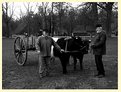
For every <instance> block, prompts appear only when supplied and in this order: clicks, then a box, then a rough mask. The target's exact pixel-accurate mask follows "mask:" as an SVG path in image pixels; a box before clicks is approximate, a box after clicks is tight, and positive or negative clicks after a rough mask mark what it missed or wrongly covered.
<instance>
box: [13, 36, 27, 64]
mask: <svg viewBox="0 0 121 92" xmlns="http://www.w3.org/2000/svg"><path fill="white" fill-rule="evenodd" d="M14 55H15V58H16V62H17V63H18V65H24V64H25V63H26V61H27V44H26V43H25V41H24V40H23V39H22V38H21V37H17V38H16V39H15V41H14Z"/></svg>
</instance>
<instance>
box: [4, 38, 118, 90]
mask: <svg viewBox="0 0 121 92" xmlns="http://www.w3.org/2000/svg"><path fill="white" fill-rule="evenodd" d="M13 43H14V39H3V42H2V46H3V47H2V88H3V89H117V88H118V79H117V76H118V74H117V72H118V61H117V58H118V55H117V52H118V47H117V38H110V39H108V40H107V55H105V56H104V57H103V62H104V67H105V71H106V77H105V78H101V79H99V78H95V77H94V76H93V75H94V74H95V73H96V67H95V62H94V56H93V55H92V54H87V55H85V56H84V62H83V66H84V70H83V71H80V70H79V64H78V65H77V71H73V65H70V66H68V72H69V73H68V74H67V75H63V74H62V67H61V64H60V61H59V59H58V58H56V61H55V62H53V63H51V73H50V76H49V77H45V78H43V79H39V76H38V56H37V54H36V53H35V52H29V56H28V57H29V58H28V61H27V63H26V65H25V66H19V65H17V63H16V61H15V58H14V54H13Z"/></svg>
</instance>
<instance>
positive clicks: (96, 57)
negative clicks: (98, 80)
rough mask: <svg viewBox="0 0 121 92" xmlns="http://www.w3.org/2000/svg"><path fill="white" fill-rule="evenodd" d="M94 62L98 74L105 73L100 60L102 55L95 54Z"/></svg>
mask: <svg viewBox="0 0 121 92" xmlns="http://www.w3.org/2000/svg"><path fill="white" fill-rule="evenodd" d="M95 63H96V67H97V71H98V74H99V75H100V74H102V75H105V70H104V66H103V62H102V55H95Z"/></svg>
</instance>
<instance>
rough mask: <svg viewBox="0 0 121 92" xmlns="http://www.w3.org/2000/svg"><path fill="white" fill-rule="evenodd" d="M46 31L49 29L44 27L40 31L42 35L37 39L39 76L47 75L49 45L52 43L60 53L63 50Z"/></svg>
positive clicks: (49, 55) (49, 54) (49, 56)
mask: <svg viewBox="0 0 121 92" xmlns="http://www.w3.org/2000/svg"><path fill="white" fill-rule="evenodd" d="M48 33H49V31H48V30H47V29H44V30H43V31H42V36H39V37H38V40H37V49H38V52H39V76H40V78H42V77H45V76H48V75H49V68H50V58H51V46H52V45H53V46H54V47H56V48H57V49H58V50H59V51H60V52H61V53H62V52H63V51H64V50H62V49H61V48H60V47H59V46H58V45H57V44H56V43H55V41H54V40H53V39H52V38H51V37H50V36H48Z"/></svg>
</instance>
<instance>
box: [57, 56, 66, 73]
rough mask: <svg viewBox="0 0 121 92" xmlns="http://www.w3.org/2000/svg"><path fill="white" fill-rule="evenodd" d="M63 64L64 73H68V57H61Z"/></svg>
mask: <svg viewBox="0 0 121 92" xmlns="http://www.w3.org/2000/svg"><path fill="white" fill-rule="evenodd" d="M59 58H60V61H61V64H62V68H63V74H67V68H66V67H67V62H68V57H59Z"/></svg>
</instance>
